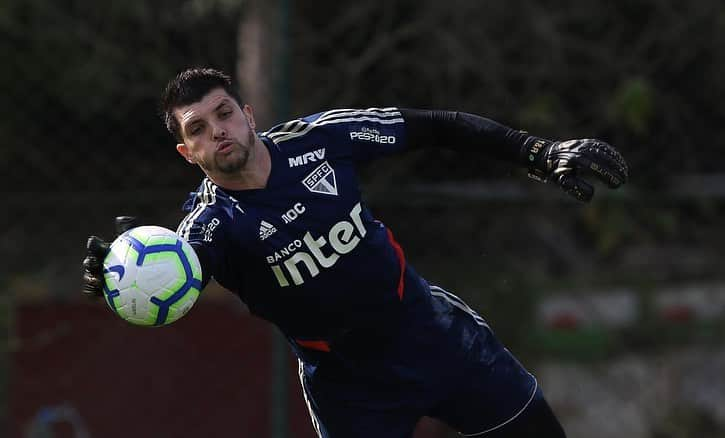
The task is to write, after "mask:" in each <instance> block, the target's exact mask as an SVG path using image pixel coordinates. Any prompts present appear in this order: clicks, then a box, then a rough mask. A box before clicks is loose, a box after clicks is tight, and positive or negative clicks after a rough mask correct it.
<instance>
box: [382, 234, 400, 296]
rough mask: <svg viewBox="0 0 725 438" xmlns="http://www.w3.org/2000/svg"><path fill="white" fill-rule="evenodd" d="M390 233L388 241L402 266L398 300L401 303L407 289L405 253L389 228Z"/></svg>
mask: <svg viewBox="0 0 725 438" xmlns="http://www.w3.org/2000/svg"><path fill="white" fill-rule="evenodd" d="M386 230H387V231H388V240H389V241H390V245H392V247H393V250H395V255H397V256H398V264H399V265H400V279H399V280H398V298H400V301H403V289H404V288H405V253H403V248H401V247H400V244H399V243H398V242H396V241H395V237H393V232H392V231H390V229H389V228H386Z"/></svg>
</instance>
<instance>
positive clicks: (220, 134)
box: [212, 124, 227, 139]
mask: <svg viewBox="0 0 725 438" xmlns="http://www.w3.org/2000/svg"><path fill="white" fill-rule="evenodd" d="M212 133H213V135H214V138H215V139H218V138H226V137H227V131H226V129H224V127H223V126H220V125H218V124H217V125H214V126H213V129H212Z"/></svg>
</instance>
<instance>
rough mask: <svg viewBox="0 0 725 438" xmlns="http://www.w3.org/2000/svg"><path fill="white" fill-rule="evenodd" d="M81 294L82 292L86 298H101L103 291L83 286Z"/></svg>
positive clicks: (87, 285)
mask: <svg viewBox="0 0 725 438" xmlns="http://www.w3.org/2000/svg"><path fill="white" fill-rule="evenodd" d="M81 292H83V295H85V296H87V297H102V296H103V289H102V288H99V287H94V286H92V285H90V284H85V283H84V284H83V288H82V289H81Z"/></svg>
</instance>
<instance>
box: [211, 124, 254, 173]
mask: <svg viewBox="0 0 725 438" xmlns="http://www.w3.org/2000/svg"><path fill="white" fill-rule="evenodd" d="M255 140H256V137H255V135H254V132H250V133H249V135H248V136H247V143H246V144H242V143H240V142H237V143H235V144H234V145H233V146H232V147H235V148H237V151H234V152H232V153H231V154H229V155H227V156H224V157H219V156H218V155H217V156H216V157H214V164H215V165H216V168H217V169H219V171H220V172H222V173H225V174H233V173H238V172H239V171H240V170H242V169H244V168H245V167H246V166H247V164H248V162H249V158H250V154H251V150H252V148H254V147H255ZM220 158H221V159H220Z"/></svg>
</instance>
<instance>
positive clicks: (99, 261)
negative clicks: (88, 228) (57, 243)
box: [82, 216, 138, 297]
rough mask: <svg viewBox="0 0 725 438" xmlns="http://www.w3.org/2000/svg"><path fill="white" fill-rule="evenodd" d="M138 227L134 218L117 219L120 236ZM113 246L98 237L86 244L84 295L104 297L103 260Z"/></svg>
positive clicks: (92, 237) (92, 238)
mask: <svg viewBox="0 0 725 438" xmlns="http://www.w3.org/2000/svg"><path fill="white" fill-rule="evenodd" d="M137 225H138V221H137V220H136V218H135V217H133V216H118V217H117V218H116V233H117V235H120V234H122V233H124V232H126V231H127V230H130V229H131V228H134V227H136V226H137ZM110 247H111V244H110V243H108V242H106V241H105V240H103V239H101V238H100V237H97V236H90V237H89V238H88V242H87V243H86V258H85V259H83V289H82V290H83V294H84V295H86V296H88V297H101V296H103V284H104V279H103V260H104V259H105V258H106V255H107V254H108V251H109V249H110Z"/></svg>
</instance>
